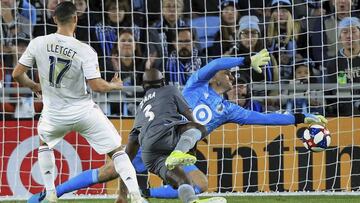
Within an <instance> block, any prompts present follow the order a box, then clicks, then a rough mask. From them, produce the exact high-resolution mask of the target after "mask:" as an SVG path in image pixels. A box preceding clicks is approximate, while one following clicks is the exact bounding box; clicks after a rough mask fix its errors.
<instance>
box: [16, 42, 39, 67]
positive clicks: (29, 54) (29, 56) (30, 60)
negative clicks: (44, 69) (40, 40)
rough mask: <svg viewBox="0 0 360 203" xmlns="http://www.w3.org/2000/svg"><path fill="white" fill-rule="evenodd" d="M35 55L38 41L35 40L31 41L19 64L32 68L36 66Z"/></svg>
mask: <svg viewBox="0 0 360 203" xmlns="http://www.w3.org/2000/svg"><path fill="white" fill-rule="evenodd" d="M35 53H36V39H33V40H31V41H30V43H29V45H28V47H27V48H26V50H25V52H24V53H23V54H22V55H21V57H20V59H19V63H20V64H22V65H24V66H27V67H32V66H33V65H34V64H35Z"/></svg>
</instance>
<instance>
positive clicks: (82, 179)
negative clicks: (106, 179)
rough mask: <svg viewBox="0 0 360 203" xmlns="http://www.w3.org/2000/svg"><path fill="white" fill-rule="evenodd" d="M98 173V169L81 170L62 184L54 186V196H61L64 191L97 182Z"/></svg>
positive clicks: (85, 186)
mask: <svg viewBox="0 0 360 203" xmlns="http://www.w3.org/2000/svg"><path fill="white" fill-rule="evenodd" d="M98 173H99V170H98V169H90V170H87V171H84V172H81V173H80V174H78V175H77V176H75V177H73V178H71V179H69V180H68V181H66V182H64V183H63V184H61V185H58V186H56V196H58V197H61V196H62V195H63V194H65V193H68V192H72V191H75V190H79V189H82V188H87V187H90V186H92V185H94V184H96V183H98V182H99V181H98Z"/></svg>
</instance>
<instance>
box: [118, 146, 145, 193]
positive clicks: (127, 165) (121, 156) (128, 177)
mask: <svg viewBox="0 0 360 203" xmlns="http://www.w3.org/2000/svg"><path fill="white" fill-rule="evenodd" d="M111 158H112V160H113V162H114V165H115V170H116V172H117V173H118V174H119V175H120V177H121V179H122V180H123V182H124V183H125V185H126V187H127V189H128V191H129V193H130V194H136V195H140V190H139V184H138V182H137V179H136V171H135V169H134V167H133V165H132V163H131V161H130V159H129V156H128V155H127V154H126V153H125V152H124V151H118V152H116V153H114V154H113V156H112V157H111Z"/></svg>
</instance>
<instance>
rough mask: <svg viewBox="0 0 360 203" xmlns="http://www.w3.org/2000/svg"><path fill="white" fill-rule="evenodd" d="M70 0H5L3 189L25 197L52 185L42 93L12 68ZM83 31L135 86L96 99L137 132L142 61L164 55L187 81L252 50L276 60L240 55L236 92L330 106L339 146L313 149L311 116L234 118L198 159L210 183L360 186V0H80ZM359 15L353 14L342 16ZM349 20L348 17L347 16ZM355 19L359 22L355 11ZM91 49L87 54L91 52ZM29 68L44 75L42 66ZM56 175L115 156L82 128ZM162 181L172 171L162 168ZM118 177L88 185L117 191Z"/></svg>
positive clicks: (257, 101) (161, 61) (291, 104)
mask: <svg viewBox="0 0 360 203" xmlns="http://www.w3.org/2000/svg"><path fill="white" fill-rule="evenodd" d="M58 2H60V1H58V0H46V1H44V0H19V1H15V0H8V1H5V0H3V1H1V4H0V13H1V15H0V16H1V17H0V20H1V26H0V36H1V38H0V41H1V45H0V52H1V53H0V57H1V60H0V68H1V71H0V85H1V86H0V94H1V97H0V98H1V101H0V110H1V117H2V121H1V132H2V137H1V139H0V155H1V158H0V181H1V183H0V197H4V196H11V197H15V198H24V197H26V196H29V195H30V194H31V193H36V192H40V191H41V190H42V189H43V185H42V180H41V177H40V174H39V167H38V162H37V148H38V146H39V138H38V136H37V130H36V129H37V121H38V119H39V116H40V112H41V109H42V103H41V100H40V99H39V98H37V97H36V96H35V95H34V94H33V93H32V92H31V91H30V90H29V89H27V88H23V87H19V86H18V85H17V83H16V82H15V81H14V80H13V78H12V77H11V73H12V70H13V69H14V67H15V65H16V63H17V60H18V58H19V57H20V56H21V54H22V53H23V52H24V51H25V49H26V47H27V45H28V43H29V41H30V40H31V39H34V38H35V37H37V36H41V35H45V34H51V33H54V32H56V25H55V23H54V21H53V19H52V15H53V12H54V9H55V6H56V4H57V3H58ZM74 3H75V5H76V7H77V10H78V27H77V29H76V34H75V37H76V38H77V39H79V40H80V41H82V42H84V43H86V44H89V45H91V46H92V48H93V49H94V50H95V51H96V52H97V54H98V59H99V66H100V70H101V74H102V78H104V79H105V80H107V81H110V80H111V78H112V77H113V75H114V73H120V77H121V79H122V81H123V82H124V86H125V87H124V89H123V90H122V91H120V92H111V93H106V94H100V93H95V92H93V93H92V95H93V99H94V100H95V101H96V103H97V104H99V106H100V107H101V109H102V110H103V111H104V113H105V114H106V115H107V116H108V117H109V118H110V119H111V121H112V123H113V124H114V125H115V127H116V128H117V129H118V131H119V133H120V134H121V135H122V136H123V142H124V143H126V141H127V135H128V133H129V132H130V130H131V127H132V123H133V118H134V115H135V113H136V106H137V105H138V104H139V102H140V101H141V99H142V95H143V91H142V88H141V83H142V73H143V72H144V70H146V69H148V68H150V67H155V68H158V69H160V70H161V71H162V72H163V73H164V74H165V78H166V82H167V83H169V84H171V85H177V86H179V87H180V88H182V87H183V86H184V85H185V83H186V81H187V79H188V78H189V77H190V75H191V74H192V73H193V72H194V71H196V70H198V69H200V68H201V67H202V66H204V65H206V64H207V63H209V62H210V61H211V60H213V59H215V58H219V57H227V56H237V57H240V56H251V55H253V54H255V53H257V52H258V51H260V50H261V49H263V48H267V49H268V50H269V52H270V54H271V62H270V63H269V64H268V65H267V66H265V67H263V68H262V70H263V73H262V74H259V73H257V72H256V71H254V70H252V69H251V68H250V67H236V70H235V71H234V77H235V86H234V88H233V90H231V91H230V92H229V93H228V94H227V95H226V97H227V98H228V99H229V100H232V101H233V102H235V103H237V104H239V105H241V106H243V107H244V108H247V109H251V110H255V111H259V112H264V113H268V112H278V113H314V114H315V113H318V114H322V115H324V116H326V117H327V118H328V120H329V124H328V129H329V130H330V132H331V136H332V141H331V146H330V147H329V148H328V149H326V150H325V151H324V152H321V153H311V152H309V151H308V150H306V149H305V148H304V146H303V144H302V142H301V140H300V139H299V138H300V137H301V135H302V132H303V130H304V129H305V128H306V127H307V126H302V125H299V126H297V127H293V126H286V127H264V126H240V125H236V124H226V125H224V126H221V127H219V128H218V129H216V130H215V131H214V132H213V133H211V136H209V138H208V139H206V140H204V141H201V142H200V143H199V144H198V158H199V162H198V163H197V166H198V167H199V168H200V169H201V170H202V171H203V172H204V173H205V174H206V175H207V177H208V179H209V192H210V193H214V192H220V193H225V192H233V193H234V192H260V193H259V194H265V192H270V191H273V192H274V191H276V192H296V191H353V190H355V191H357V190H359V186H360V171H359V170H360V166H359V164H360V162H359V161H360V157H359V156H360V147H359V142H360V140H359V139H358V136H359V134H360V124H359V123H360V120H359V118H358V117H357V116H358V115H359V112H360V100H359V87H360V86H359V82H360V23H359V21H358V18H357V17H358V16H359V7H360V4H359V1H357V0H353V1H351V0H346V1H340V0H339V1H337V0H333V1H318V0H307V1H305V0H293V1H289V0H273V1H270V0H260V1H250V0H248V1H240V2H238V1H236V0H234V1H232V0H208V1H206V0H197V1H194V0H162V1H160V0H155V1H153V0H152V1H147V0H133V1H127V0H119V1H112V0H108V1H106V0H92V1H89V0H76V1H74ZM346 17H354V18H353V19H352V20H351V21H350V23H351V25H352V26H349V25H348V24H346V23H345V24H344V22H342V21H341V20H342V19H344V18H346ZM342 23H343V24H342ZM348 23H349V22H348ZM85 60H86V59H85ZM28 75H29V77H30V78H31V79H33V80H35V81H39V76H38V74H37V68H36V67H32V68H30V70H29V72H28ZM55 151H56V153H55V157H56V163H57V179H56V184H59V183H61V182H64V181H66V180H67V179H68V178H70V177H73V176H74V175H76V174H78V173H79V172H80V171H83V170H87V169H90V168H98V167H100V166H101V165H103V164H105V163H106V162H107V159H106V157H105V156H102V155H99V154H97V153H96V152H95V151H94V150H92V149H91V147H90V146H89V144H88V143H87V142H86V140H85V139H83V138H82V137H81V136H78V135H76V134H75V133H71V134H69V135H67V136H66V137H65V139H64V141H62V142H61V143H60V144H59V145H57V146H56V148H55ZM149 184H150V186H157V185H160V184H161V181H160V180H159V179H158V178H157V177H155V176H154V175H151V176H150V178H149ZM117 188H118V183H117V181H112V182H109V183H105V184H99V185H96V186H94V187H91V188H87V189H83V190H80V191H78V192H76V194H102V195H104V194H115V193H116V191H117Z"/></svg>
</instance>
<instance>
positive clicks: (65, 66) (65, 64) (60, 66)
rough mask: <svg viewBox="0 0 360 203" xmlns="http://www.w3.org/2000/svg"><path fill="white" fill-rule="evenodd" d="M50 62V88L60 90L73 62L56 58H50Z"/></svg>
mask: <svg viewBox="0 0 360 203" xmlns="http://www.w3.org/2000/svg"><path fill="white" fill-rule="evenodd" d="M49 60H50V71H49V82H50V86H51V87H56V88H60V87H61V85H60V84H61V80H62V79H63V77H64V75H65V73H66V72H67V71H68V70H69V69H70V67H71V60H66V59H62V58H56V57H54V56H49ZM54 80H55V81H54Z"/></svg>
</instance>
